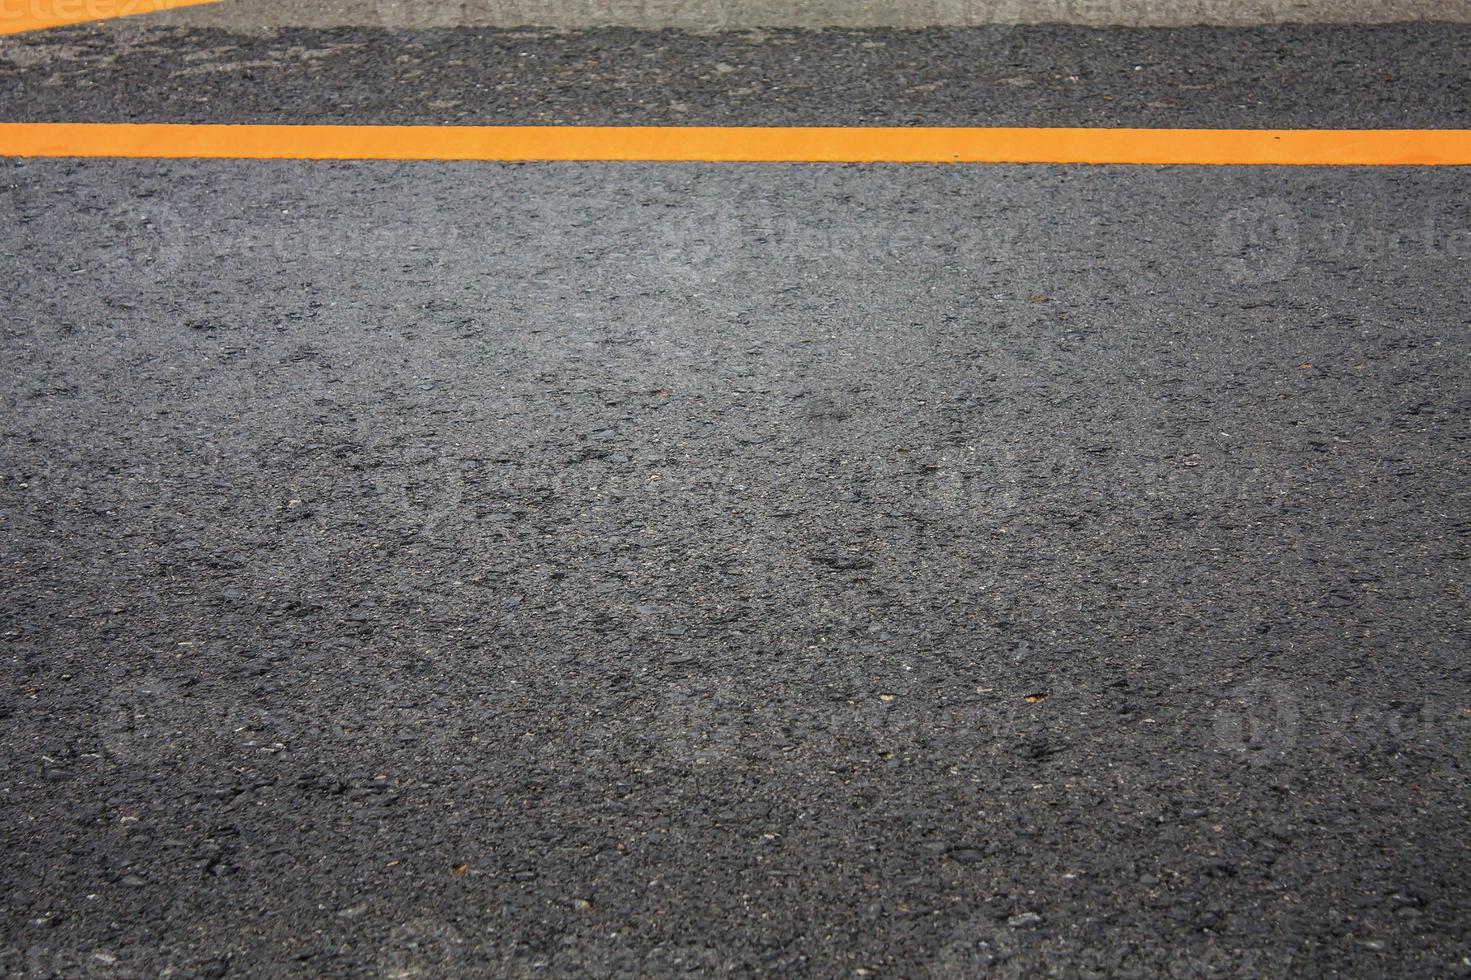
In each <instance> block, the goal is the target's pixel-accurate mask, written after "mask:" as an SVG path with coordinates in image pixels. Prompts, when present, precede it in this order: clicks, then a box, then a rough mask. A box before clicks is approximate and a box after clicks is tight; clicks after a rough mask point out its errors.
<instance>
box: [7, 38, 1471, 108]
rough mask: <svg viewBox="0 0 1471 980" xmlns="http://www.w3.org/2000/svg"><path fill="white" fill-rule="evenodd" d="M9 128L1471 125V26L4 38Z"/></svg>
mask: <svg viewBox="0 0 1471 980" xmlns="http://www.w3.org/2000/svg"><path fill="white" fill-rule="evenodd" d="M7 90H9V91H13V92H15V93H18V95H23V97H16V98H14V99H13V100H11V104H10V105H9V107H8V109H7V112H6V116H7V118H12V119H27V120H54V121H67V120H81V121H92V122H101V121H111V120H117V121H155V122H157V121H163V122H349V123H353V122H356V123H364V122H377V123H459V124H468V123H584V124H611V125H617V124H637V123H641V124H649V125H675V126H678V125H700V124H709V125H760V124H765V125H779V126H792V125H829V126H836V125H849V126H866V125H869V126H871V125H886V124H887V125H927V126H946V125H954V126H973V125H974V126H982V125H1018V126H1070V125H1077V126H1163V127H1179V126H1206V127H1238V126H1239V127H1265V128H1274V127H1275V128H1332V127H1342V128H1356V127H1368V128H1401V127H1410V128H1415V127H1444V128H1471V24H1390V25H1380V26H1373V27H1362V26H1358V27H1356V26H1293V25H1286V26H1277V27H1262V28H1254V29H1227V28H1193V29H1178V30H1161V29H1153V30H1127V29H1121V28H1115V29H1109V30H1089V29H1087V28H1081V27H1069V26H1052V27H1015V28H1002V27H995V28H972V29H951V30H930V31H895V30H876V31H852V30H828V31H813V32H806V31H760V32H754V33H737V34H714V35H693V34H686V33H682V32H679V31H662V32H659V31H656V32H641V31H634V30H616V29H609V30H594V31H585V32H552V31H534V30H520V31H504V30H501V31H497V30H488V29H475V28H457V29H456V28H445V29H440V30H427V31H405V32H391V31H382V30H371V29H367V28H335V29H327V30H300V29H298V30H286V31H278V32H272V31H263V32H260V33H256V34H238V33H229V32H226V31H222V30H206V29H186V28H163V29H159V28H145V27H140V26H136V25H133V24H129V23H128V22H122V23H118V24H104V25H98V26H87V27H78V28H70V29H66V30H57V31H45V32H41V33H36V34H23V35H17V36H15V37H12V38H0V91H7Z"/></svg>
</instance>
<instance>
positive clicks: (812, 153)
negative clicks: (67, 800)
mask: <svg viewBox="0 0 1471 980" xmlns="http://www.w3.org/2000/svg"><path fill="white" fill-rule="evenodd" d="M0 156H5V157H135V158H153V159H191V158H192V159H227V160H440V161H452V160H471V161H475V160H479V161H499V162H530V161H586V162H615V161H630V162H661V163H1073V164H1144V165H1170V164H1185V165H1299V166H1467V165H1471V130H1466V129H1379V130H1375V129H1074V128H1069V129H1050V128H1041V129H1038V128H882V127H871V128H870V127H739V126H718V127H698V126H691V127H682V126H612V127H608V126H339V125H215V124H187V123H0Z"/></svg>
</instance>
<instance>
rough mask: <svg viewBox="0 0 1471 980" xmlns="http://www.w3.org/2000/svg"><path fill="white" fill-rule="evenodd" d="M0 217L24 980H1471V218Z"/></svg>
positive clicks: (1168, 189)
mask: <svg viewBox="0 0 1471 980" xmlns="http://www.w3.org/2000/svg"><path fill="white" fill-rule="evenodd" d="M1425 30H1426V36H1427V37H1428V36H1431V35H1432V34H1433V32H1431V31H1430V30H1429V29H1425ZM1427 43H1428V42H1427ZM1078 56H1079V57H1082V56H1081V55H1078ZM1305 84H1306V83H1305ZM35 91H37V92H39V91H40V90H35ZM1314 97H1315V98H1316V96H1314ZM116 98H117V101H118V104H119V105H123V104H126V103H127V102H128V100H129V99H131V98H133V96H132V95H126V96H125V95H122V94H119V95H117V96H116ZM263 98H264V97H263ZM838 101H839V103H841V102H842V101H843V100H842V99H839V100H838ZM138 104H141V103H138ZM835 108H842V105H841V104H838V105H835ZM1337 108H1338V107H1334V111H1337ZM212 111H214V110H212ZM219 111H221V112H223V111H224V110H223V109H221V110H219ZM584 111H585V113H586V114H588V115H592V114H594V113H595V112H597V111H601V110H599V109H598V107H596V106H593V105H588V106H586V107H585V109H584ZM1019 111H1020V110H1019ZM247 114H248V113H247ZM303 115H310V113H306V112H305V111H304V112H303ZM1373 121H1374V122H1376V123H1382V122H1384V120H1383V119H1382V118H1375V119H1374V120H1373ZM0 187H3V188H4V190H5V194H4V197H3V198H0V202H3V206H4V208H5V209H6V212H5V213H4V214H3V215H0V256H3V258H4V261H5V263H6V266H7V268H8V269H9V270H10V274H9V275H8V276H7V279H6V284H5V304H4V314H3V327H4V330H5V335H4V341H3V344H0V357H3V368H4V369H3V371H0V400H3V402H0V404H3V414H0V515H3V522H4V523H3V529H0V555H3V561H0V590H3V595H4V600H5V601H4V603H3V605H0V637H3V639H4V646H3V658H0V664H3V670H4V683H3V685H0V718H3V725H0V746H3V752H0V766H3V769H0V794H3V797H0V799H3V802H4V804H5V805H4V806H3V807H0V871H3V887H0V966H3V969H4V971H5V972H7V973H19V974H21V975H32V976H46V975H64V976H76V975H98V976H155V975H159V974H160V973H162V972H163V971H165V970H166V969H168V968H172V969H173V970H174V972H175V975H179V976H219V975H240V976H260V975H269V976H281V975H333V976H338V975H353V976H357V975H363V976H461V975H481V976H576V975H590V976H633V975H667V974H671V973H677V972H687V973H695V974H699V975H722V974H726V973H731V974H741V975H750V974H775V973H779V972H781V973H793V974H798V975H811V976H839V975H860V974H859V971H866V974H863V975H870V976H905V977H923V976H933V977H972V976H977V975H988V976H1034V975H1038V974H1055V975H1061V976H1090V975H1095V976H1160V975H1165V976H1177V977H1193V976H1202V977H1205V976H1271V977H1286V976H1301V975H1314V976H1329V975H1352V976H1379V975H1399V976H1411V975H1415V976H1428V975H1435V976H1458V975H1466V974H1467V973H1468V972H1471V959H1468V957H1471V912H1468V908H1471V885H1468V881H1471V879H1468V875H1467V869H1468V861H1467V852H1466V849H1467V841H1468V839H1471V814H1468V811H1467V803H1468V793H1467V770H1468V765H1471V697H1468V695H1471V669H1468V662H1467V649H1468V633H1471V630H1468V625H1467V620H1468V617H1467V602H1466V598H1467V596H1466V592H1467V576H1466V560H1467V557H1468V534H1471V507H1468V487H1471V483H1468V476H1471V473H1468V470H1471V461H1468V452H1467V450H1468V443H1467V439H1468V435H1471V431H1468V421H1471V382H1468V375H1467V358H1468V355H1471V335H1468V326H1471V322H1468V313H1467V305H1466V300H1467V288H1468V287H1467V277H1466V267H1467V263H1468V260H1471V204H1468V202H1471V198H1468V191H1471V172H1467V171H1466V170H1463V169H1445V170H1355V169H1338V170H1328V169H1265V168H1263V169H1238V168H1225V169H1219V168H1174V169H1168V168H1166V169H1157V168H1111V167H1109V168H1063V167H957V168H946V167H929V166H908V167H884V166H870V167H832V166H826V167H823V166H817V167H813V166H717V165H701V166H669V167H658V166H637V165H521V166H498V165H432V164H429V165H385V164H309V163H285V162H283V163H240V162H172V163H167V162H119V161H89V162H75V161H35V162H23V161H8V162H5V163H4V164H3V165H0Z"/></svg>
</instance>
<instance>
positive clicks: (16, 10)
mask: <svg viewBox="0 0 1471 980" xmlns="http://www.w3.org/2000/svg"><path fill="white" fill-rule="evenodd" d="M218 2H219V0H0V34H22V33H24V32H26V31H41V30H45V29H46V28H48V27H65V26H67V25H68V24H85V23H88V22H89V21H94V20H113V19H114V18H117V17H133V16H136V15H138V14H152V13H157V12H158V11H160V10H172V9H173V8H175V7H197V6H199V5H201V4H206V3H218Z"/></svg>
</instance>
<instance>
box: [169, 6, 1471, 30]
mask: <svg viewBox="0 0 1471 980" xmlns="http://www.w3.org/2000/svg"><path fill="white" fill-rule="evenodd" d="M150 18H151V19H154V20H156V21H158V22H163V23H174V24H187V25H191V26H198V27H228V28H232V29H239V28H247V29H248V28H261V27H266V28H275V27H389V28H408V29H413V28H430V27H524V26H539V27H563V28H586V27H607V26H617V27H634V28H640V29H644V30H650V29H654V30H658V29H664V28H681V29H688V30H741V29H746V28H752V27H802V28H821V27H904V28H912V27H974V26H977V25H981V24H1048V23H1055V24H1080V25H1087V26H1093V27H1102V26H1130V27H1182V26H1190V25H1196V24H1216V25H1221V26H1233V27H1245V26H1251V25H1259V24H1282V23H1297V24H1377V23H1387V22H1393V21H1409V20H1438V21H1452V22H1460V23H1467V22H1471V2H1467V0H1332V2H1307V0H810V2H792V0H332V2H328V3H322V2H318V0H224V2H222V3H218V4H211V5H208V6H200V7H187V8H183V9H180V10H175V11H167V12H163V13H160V14H156V15H150Z"/></svg>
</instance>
